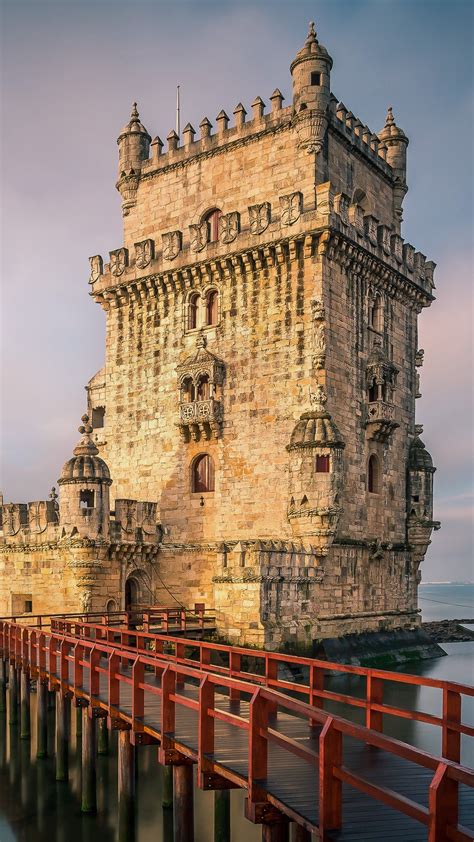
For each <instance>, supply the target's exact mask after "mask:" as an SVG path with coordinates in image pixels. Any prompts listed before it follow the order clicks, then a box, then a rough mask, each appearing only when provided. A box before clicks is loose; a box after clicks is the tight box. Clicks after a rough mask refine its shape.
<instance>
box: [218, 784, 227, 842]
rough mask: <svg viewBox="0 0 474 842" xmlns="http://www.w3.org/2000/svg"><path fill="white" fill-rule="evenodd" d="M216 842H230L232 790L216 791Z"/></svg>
mask: <svg viewBox="0 0 474 842" xmlns="http://www.w3.org/2000/svg"><path fill="white" fill-rule="evenodd" d="M214 842H230V790H229V789H220V790H219V789H218V790H216V792H215V793H214Z"/></svg>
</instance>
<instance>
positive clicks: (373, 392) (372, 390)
mask: <svg viewBox="0 0 474 842" xmlns="http://www.w3.org/2000/svg"><path fill="white" fill-rule="evenodd" d="M377 398H378V389H377V384H376V382H375V380H372V385H371V386H369V403H373V402H374V401H376V400H377Z"/></svg>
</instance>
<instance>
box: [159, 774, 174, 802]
mask: <svg viewBox="0 0 474 842" xmlns="http://www.w3.org/2000/svg"><path fill="white" fill-rule="evenodd" d="M161 773H162V775H163V796H162V797H163V801H162V806H163V808H164V809H165V810H167V809H169V808H172V807H173V767H172V766H162V767H161Z"/></svg>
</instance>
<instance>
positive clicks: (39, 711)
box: [36, 679, 48, 760]
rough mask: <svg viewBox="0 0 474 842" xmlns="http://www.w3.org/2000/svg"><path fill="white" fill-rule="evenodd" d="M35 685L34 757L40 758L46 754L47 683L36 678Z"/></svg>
mask: <svg viewBox="0 0 474 842" xmlns="http://www.w3.org/2000/svg"><path fill="white" fill-rule="evenodd" d="M36 687H37V690H36V693H37V696H38V701H37V705H36V716H37V738H36V740H37V741H36V757H37V758H38V760H40V759H41V758H43V757H47V755H48V685H47V684H45V683H44V682H43V681H41V680H40V679H38V681H37V684H36Z"/></svg>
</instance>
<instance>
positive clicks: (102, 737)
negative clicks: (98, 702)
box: [97, 716, 120, 754]
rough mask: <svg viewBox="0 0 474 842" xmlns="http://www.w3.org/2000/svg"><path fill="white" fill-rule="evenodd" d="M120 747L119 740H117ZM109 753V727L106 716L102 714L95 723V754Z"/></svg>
mask: <svg viewBox="0 0 474 842" xmlns="http://www.w3.org/2000/svg"><path fill="white" fill-rule="evenodd" d="M119 747H120V741H119ZM108 753H109V729H108V728H107V717H105V716H102V717H101V718H100V719H99V721H98V723H97V754H108Z"/></svg>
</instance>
